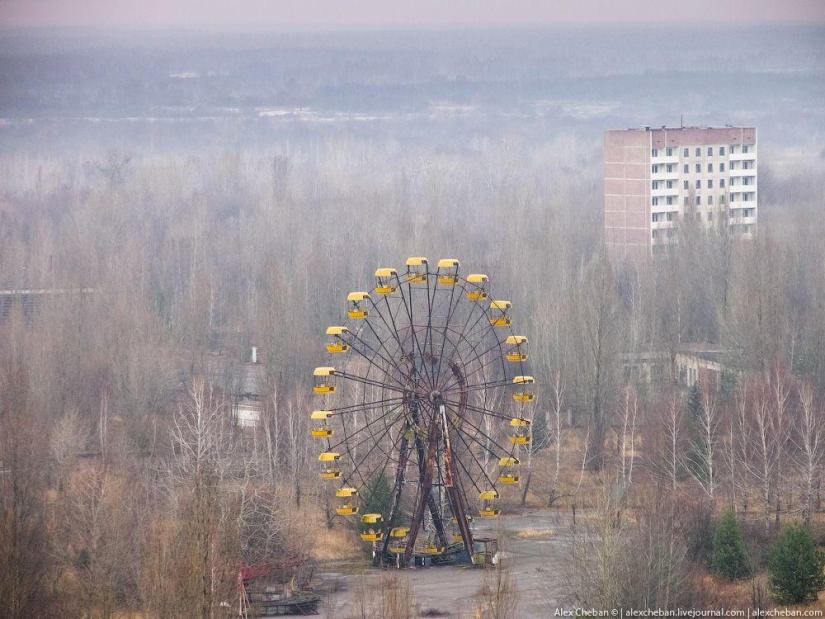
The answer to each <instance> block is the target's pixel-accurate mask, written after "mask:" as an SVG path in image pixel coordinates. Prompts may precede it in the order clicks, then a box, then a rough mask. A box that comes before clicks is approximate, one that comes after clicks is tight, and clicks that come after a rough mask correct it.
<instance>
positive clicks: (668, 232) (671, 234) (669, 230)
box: [667, 228, 673, 239]
mask: <svg viewBox="0 0 825 619" xmlns="http://www.w3.org/2000/svg"><path fill="white" fill-rule="evenodd" d="M667 238H669V239H672V238H673V228H668V230H667Z"/></svg>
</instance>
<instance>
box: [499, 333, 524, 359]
mask: <svg viewBox="0 0 825 619" xmlns="http://www.w3.org/2000/svg"><path fill="white" fill-rule="evenodd" d="M504 343H505V344H507V346H509V348H508V349H507V352H506V353H505V357H506V358H507V361H509V362H510V363H518V362H519V361H527V337H526V336H524V335H511V336H509V337H508V338H507V339H506V340H504Z"/></svg>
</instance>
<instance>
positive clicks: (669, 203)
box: [665, 196, 676, 206]
mask: <svg viewBox="0 0 825 619" xmlns="http://www.w3.org/2000/svg"><path fill="white" fill-rule="evenodd" d="M675 199H676V196H668V197H667V199H666V200H665V203H666V204H667V205H668V206H673V201H674V200H675Z"/></svg>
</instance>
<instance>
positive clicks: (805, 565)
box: [768, 523, 825, 604]
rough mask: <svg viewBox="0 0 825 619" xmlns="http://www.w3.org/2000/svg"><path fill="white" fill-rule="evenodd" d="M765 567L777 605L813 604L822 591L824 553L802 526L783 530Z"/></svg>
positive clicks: (824, 565) (793, 525)
mask: <svg viewBox="0 0 825 619" xmlns="http://www.w3.org/2000/svg"><path fill="white" fill-rule="evenodd" d="M768 566H769V568H770V574H771V580H770V589H771V595H772V596H773V599H774V601H775V602H776V603H778V604H799V603H801V602H808V601H814V600H816V595H817V593H818V592H819V591H822V590H823V589H825V573H823V568H825V554H823V553H822V552H821V551H820V550H819V549H817V547H816V542H815V541H814V538H813V536H812V535H811V531H810V529H809V528H808V527H806V526H805V525H803V524H801V523H795V524H792V525H790V526H789V527H788V528H787V529H785V531H784V532H783V533H782V535H781V536H780V537H779V539H778V540H777V541H776V544H775V545H774V547H773V549H772V551H771V558H770V561H769V563H768Z"/></svg>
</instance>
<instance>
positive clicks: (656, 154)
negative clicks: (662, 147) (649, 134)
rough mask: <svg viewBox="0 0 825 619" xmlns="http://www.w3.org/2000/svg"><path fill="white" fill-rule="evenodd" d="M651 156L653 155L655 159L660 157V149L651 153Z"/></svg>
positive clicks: (655, 149)
mask: <svg viewBox="0 0 825 619" xmlns="http://www.w3.org/2000/svg"><path fill="white" fill-rule="evenodd" d="M650 154H651V155H653V156H654V157H658V156H659V149H658V148H654V149H653V150H652V151H651V153H650Z"/></svg>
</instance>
